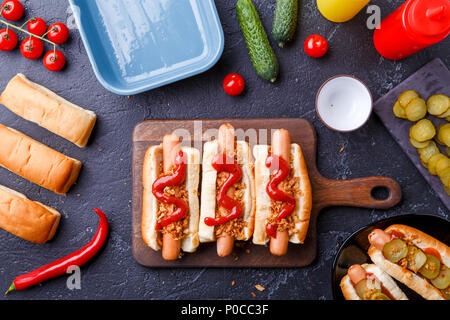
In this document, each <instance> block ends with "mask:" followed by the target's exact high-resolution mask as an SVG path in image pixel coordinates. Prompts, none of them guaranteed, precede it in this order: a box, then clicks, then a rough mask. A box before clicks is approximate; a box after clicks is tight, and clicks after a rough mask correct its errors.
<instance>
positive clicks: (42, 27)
mask: <svg viewBox="0 0 450 320" xmlns="http://www.w3.org/2000/svg"><path fill="white" fill-rule="evenodd" d="M27 29H28V31H30V32H31V33H32V34H35V35H37V36H39V37H40V36H42V35H43V34H44V33H45V32H46V31H47V24H46V23H45V21H44V20H43V19H41V18H38V17H35V18H31V19H30V21H28V23H27Z"/></svg>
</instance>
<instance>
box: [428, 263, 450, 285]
mask: <svg viewBox="0 0 450 320" xmlns="http://www.w3.org/2000/svg"><path fill="white" fill-rule="evenodd" d="M431 283H432V284H433V286H435V287H436V288H438V289H441V290H443V289H446V288H448V286H449V285H450V269H449V268H447V267H444V269H443V270H441V272H439V275H438V276H437V278H436V279H433V280H431Z"/></svg>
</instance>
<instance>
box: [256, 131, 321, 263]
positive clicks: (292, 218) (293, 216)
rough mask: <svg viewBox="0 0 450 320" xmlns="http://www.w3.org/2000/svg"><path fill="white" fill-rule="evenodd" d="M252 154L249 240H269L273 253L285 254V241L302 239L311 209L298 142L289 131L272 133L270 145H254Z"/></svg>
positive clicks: (309, 188)
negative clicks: (252, 225) (253, 189)
mask: <svg viewBox="0 0 450 320" xmlns="http://www.w3.org/2000/svg"><path fill="white" fill-rule="evenodd" d="M253 152H254V155H255V181H256V215H255V232H254V234H253V243H254V244H258V245H265V244H267V242H269V241H270V252H271V253H272V254H273V255H277V256H282V255H285V254H286V252H287V248H288V242H292V243H297V244H299V243H303V242H304V240H305V238H306V234H307V232H308V226H309V219H310V214H311V209H312V192H311V183H310V180H309V176H308V170H307V168H306V163H305V160H304V157H303V153H302V149H301V147H300V146H299V145H298V144H291V139H290V134H289V131H287V130H284V129H280V130H277V131H275V132H274V134H273V136H272V147H271V148H270V147H269V146H267V145H257V146H255V147H254V149H253Z"/></svg>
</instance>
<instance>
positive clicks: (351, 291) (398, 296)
mask: <svg viewBox="0 0 450 320" xmlns="http://www.w3.org/2000/svg"><path fill="white" fill-rule="evenodd" d="M361 267H363V268H364V269H365V270H366V271H367V272H369V273H373V274H374V275H375V277H377V279H378V280H379V281H380V282H381V283H382V284H383V287H384V288H386V290H387V291H389V293H390V294H391V296H392V297H393V298H394V299H395V300H408V297H407V296H406V295H405V294H404V293H403V291H402V290H401V289H400V288H399V287H398V285H397V284H396V283H395V281H394V280H392V278H391V277H390V276H389V275H388V274H387V273H386V272H384V271H383V270H381V269H380V268H379V267H378V266H376V265H375V264H367V263H366V264H363V265H361ZM340 286H341V290H342V293H343V295H344V297H345V299H346V300H361V298H360V297H359V296H358V294H357V293H356V290H355V287H354V284H353V283H352V280H351V279H350V277H349V276H348V275H345V276H344V277H343V278H342V280H341V284H340Z"/></svg>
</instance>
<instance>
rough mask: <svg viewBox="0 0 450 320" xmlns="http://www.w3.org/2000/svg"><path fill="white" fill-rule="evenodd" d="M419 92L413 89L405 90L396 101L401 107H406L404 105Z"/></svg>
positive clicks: (416, 96)
mask: <svg viewBox="0 0 450 320" xmlns="http://www.w3.org/2000/svg"><path fill="white" fill-rule="evenodd" d="M418 97H419V94H418V93H417V92H416V91H414V90H406V91H404V92H402V93H401V94H400V96H399V97H398V102H399V103H400V106H401V107H402V108H406V106H407V105H408V104H409V103H410V102H411V100H412V99H414V98H418Z"/></svg>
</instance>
